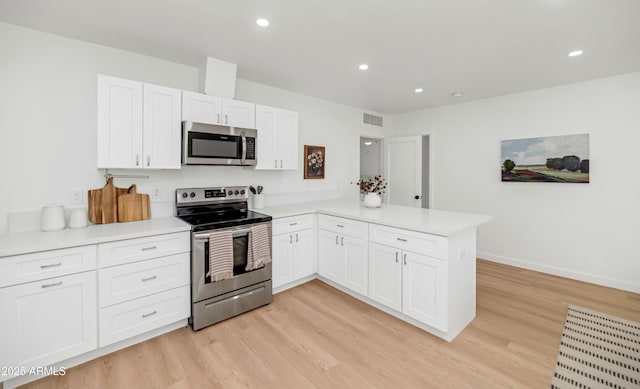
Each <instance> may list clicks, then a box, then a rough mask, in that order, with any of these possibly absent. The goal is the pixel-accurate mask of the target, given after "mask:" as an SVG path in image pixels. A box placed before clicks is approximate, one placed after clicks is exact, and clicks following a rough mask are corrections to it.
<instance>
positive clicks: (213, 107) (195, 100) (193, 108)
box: [182, 91, 222, 124]
mask: <svg viewBox="0 0 640 389" xmlns="http://www.w3.org/2000/svg"><path fill="white" fill-rule="evenodd" d="M221 115H222V98H220V97H217V96H210V95H204V94H202V93H194V92H188V91H182V120H186V121H190V122H197V123H207V124H220V120H221V119H222V118H221Z"/></svg>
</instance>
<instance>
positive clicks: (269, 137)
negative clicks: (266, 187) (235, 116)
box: [256, 105, 298, 170]
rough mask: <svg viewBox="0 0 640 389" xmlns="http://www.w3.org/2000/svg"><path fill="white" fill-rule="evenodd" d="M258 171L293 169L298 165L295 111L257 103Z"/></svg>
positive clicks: (296, 114)
mask: <svg viewBox="0 0 640 389" xmlns="http://www.w3.org/2000/svg"><path fill="white" fill-rule="evenodd" d="M256 128H257V129H258V147H257V153H258V161H257V164H256V169H259V170H296V169H297V168H298V113H297V112H293V111H287V110H284V109H278V108H273V107H267V106H264V105H257V106H256Z"/></svg>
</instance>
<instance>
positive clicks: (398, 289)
mask: <svg viewBox="0 0 640 389" xmlns="http://www.w3.org/2000/svg"><path fill="white" fill-rule="evenodd" d="M401 251H402V250H398V249H396V248H394V247H389V246H384V245H381V244H377V243H369V298H370V299H372V300H374V301H377V302H379V303H380V304H384V305H386V306H387V307H389V308H392V309H395V310H397V311H400V310H402V266H401V265H400V258H401Z"/></svg>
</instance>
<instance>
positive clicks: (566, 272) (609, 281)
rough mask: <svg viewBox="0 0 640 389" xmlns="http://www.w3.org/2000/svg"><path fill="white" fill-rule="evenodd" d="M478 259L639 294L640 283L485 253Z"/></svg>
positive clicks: (479, 253)
mask: <svg viewBox="0 0 640 389" xmlns="http://www.w3.org/2000/svg"><path fill="white" fill-rule="evenodd" d="M476 256H477V257H478V258H479V259H486V260H487V261H491V262H497V263H502V264H504V265H510V266H515V267H521V268H523V269H528V270H533V271H538V272H541V273H547V274H551V275H554V276H560V277H564V278H570V279H572V280H577V281H584V282H589V283H591V284H596V285H601V286H607V287H610V288H615V289H620V290H624V291H627V292H632V293H640V283H633V282H628V281H622V280H616V279H613V278H608V277H603V276H599V275H595V274H589V273H583V272H580V271H575V270H571V269H565V268H561V267H556V266H548V265H540V264H538V263H533V262H529V261H524V260H521V259H515V258H508V257H503V256H500V255H494V254H489V253H485V252H480V251H478V252H477V255H476Z"/></svg>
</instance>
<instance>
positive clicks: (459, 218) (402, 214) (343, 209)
mask: <svg viewBox="0 0 640 389" xmlns="http://www.w3.org/2000/svg"><path fill="white" fill-rule="evenodd" d="M256 211H257V212H260V213H264V214H267V215H271V216H273V217H274V218H283V217H289V216H296V215H303V214H309V213H320V214H324V215H331V216H338V217H343V218H347V219H354V220H359V221H363V222H367V223H375V224H381V225H385V226H389V227H397V228H402V229H405V230H411V231H417V232H424V233H428V234H433V235H439V236H453V235H456V234H458V233H460V232H463V231H465V230H468V229H469V228H476V227H478V226H480V225H482V224H485V223H488V222H490V221H491V220H492V219H493V217H491V216H486V215H476V214H469V213H459V212H449V211H440V210H435V209H424V208H413V207H406V206H401V205H390V204H382V206H381V207H380V208H367V207H365V206H364V205H363V204H362V202H361V201H358V200H345V199H334V200H322V201H313V202H305V203H294V204H285V205H275V206H269V207H266V208H262V209H256Z"/></svg>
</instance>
